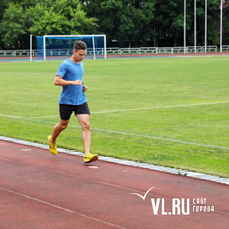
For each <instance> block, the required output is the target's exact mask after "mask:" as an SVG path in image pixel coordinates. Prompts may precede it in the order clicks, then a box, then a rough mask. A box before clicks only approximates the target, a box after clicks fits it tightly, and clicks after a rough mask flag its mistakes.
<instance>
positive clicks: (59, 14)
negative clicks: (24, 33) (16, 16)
mask: <svg viewBox="0 0 229 229" xmlns="http://www.w3.org/2000/svg"><path fill="white" fill-rule="evenodd" d="M28 12H29V15H30V17H31V20H32V22H33V25H32V26H31V27H30V28H29V31H30V32H31V33H32V34H36V35H39V36H42V35H44V34H46V35H48V34H52V35H58V34H84V33H85V32H87V31H90V30H92V29H93V28H94V27H96V26H97V24H96V19H95V18H87V17H86V13H85V12H84V11H83V10H82V9H81V5H80V3H79V1H78V0H60V1H54V2H53V3H52V4H50V1H47V3H45V2H41V3H38V4H37V5H36V6H35V7H30V8H29V10H28Z"/></svg>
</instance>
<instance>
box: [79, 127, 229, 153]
mask: <svg viewBox="0 0 229 229" xmlns="http://www.w3.org/2000/svg"><path fill="white" fill-rule="evenodd" d="M75 127H76V126H75ZM91 130H95V131H102V132H108V133H114V134H122V135H128V136H134V137H141V138H150V139H155V140H161V141H168V142H175V143H182V144H187V145H196V146H202V147H209V148H215V149H225V150H229V148H228V147H224V146H216V145H208V144H202V143H197V142H187V141H182V140H177V139H170V138H162V137H156V136H149V135H141V134H134V133H127V132H121V131H114V130H105V129H97V128H91Z"/></svg>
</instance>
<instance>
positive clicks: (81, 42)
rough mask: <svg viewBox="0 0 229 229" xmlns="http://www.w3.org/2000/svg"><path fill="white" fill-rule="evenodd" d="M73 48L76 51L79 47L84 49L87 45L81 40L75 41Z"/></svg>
mask: <svg viewBox="0 0 229 229" xmlns="http://www.w3.org/2000/svg"><path fill="white" fill-rule="evenodd" d="M73 49H74V50H75V51H76V52H77V51H78V50H79V49H82V50H86V49H87V45H86V44H85V43H84V42H83V41H76V42H75V44H74V46H73Z"/></svg>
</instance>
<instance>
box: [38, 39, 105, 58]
mask: <svg viewBox="0 0 229 229" xmlns="http://www.w3.org/2000/svg"><path fill="white" fill-rule="evenodd" d="M77 40H81V41H84V42H85V43H86V44H87V51H86V57H85V58H93V59H97V58H106V35H45V36H43V37H40V36H37V59H39V60H47V59H64V58H68V57H70V56H71V55H72V50H73V45H74V43H75V41H77Z"/></svg>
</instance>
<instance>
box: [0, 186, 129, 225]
mask: <svg viewBox="0 0 229 229" xmlns="http://www.w3.org/2000/svg"><path fill="white" fill-rule="evenodd" d="M0 189H1V190H3V191H5V192H9V193H12V194H14V195H17V196H21V197H24V198H26V199H31V200H33V201H36V202H39V203H42V204H45V205H48V206H50V207H53V208H57V209H59V210H62V211H65V212H69V213H72V214H75V215H79V216H81V217H84V218H88V219H91V220H94V221H97V222H99V223H102V224H106V225H109V226H113V227H116V228H120V229H125V228H124V227H120V226H118V225H115V224H113V223H109V222H106V221H103V220H99V219H97V218H94V217H91V216H88V215H85V214H82V213H79V212H76V211H73V210H70V209H67V208H63V207H61V206H58V205H56V204H52V203H49V202H47V201H44V200H40V199H38V198H34V197H32V196H28V195H25V194H23V193H19V192H15V191H13V190H9V189H6V188H3V187H0Z"/></svg>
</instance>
